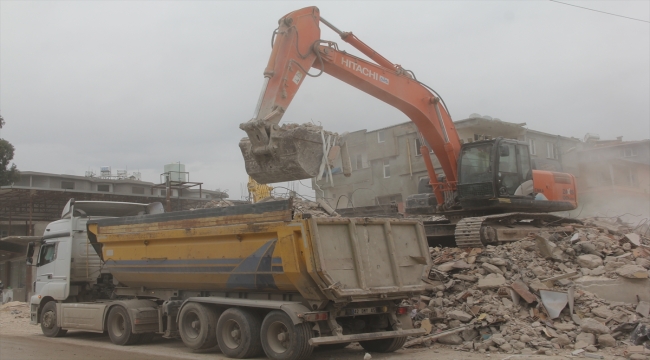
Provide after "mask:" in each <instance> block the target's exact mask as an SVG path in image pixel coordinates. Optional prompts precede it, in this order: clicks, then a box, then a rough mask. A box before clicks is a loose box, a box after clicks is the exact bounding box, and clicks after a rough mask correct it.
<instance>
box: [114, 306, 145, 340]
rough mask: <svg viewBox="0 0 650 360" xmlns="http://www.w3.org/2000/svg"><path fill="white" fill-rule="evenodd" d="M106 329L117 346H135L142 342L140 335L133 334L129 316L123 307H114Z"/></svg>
mask: <svg viewBox="0 0 650 360" xmlns="http://www.w3.org/2000/svg"><path fill="white" fill-rule="evenodd" d="M106 328H107V330H108V336H109V337H110V338H111V341H112V342H113V344H115V345H133V344H135V343H137V342H138V341H139V340H140V334H134V333H133V328H132V327H131V318H130V317H129V314H128V313H127V312H126V309H124V308H123V307H121V306H115V307H113V308H112V309H111V311H110V312H109V313H108V321H107V324H106Z"/></svg>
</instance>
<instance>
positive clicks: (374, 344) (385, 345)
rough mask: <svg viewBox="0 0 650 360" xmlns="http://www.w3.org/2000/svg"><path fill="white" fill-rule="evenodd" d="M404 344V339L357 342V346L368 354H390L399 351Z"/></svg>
mask: <svg viewBox="0 0 650 360" xmlns="http://www.w3.org/2000/svg"><path fill="white" fill-rule="evenodd" d="M405 343H406V336H405V337H398V338H392V339H379V340H366V341H359V345H361V347H362V348H364V349H365V350H366V351H369V352H380V353H390V352H393V351H397V350H399V349H401V348H402V347H403V346H404V344H405Z"/></svg>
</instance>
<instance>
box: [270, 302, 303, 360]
mask: <svg viewBox="0 0 650 360" xmlns="http://www.w3.org/2000/svg"><path fill="white" fill-rule="evenodd" d="M312 327H313V325H311V324H309V323H301V324H298V325H294V324H293V321H291V318H290V317H289V315H287V314H286V313H285V312H284V311H277V310H275V311H271V312H270V313H268V314H267V315H266V317H265V318H264V321H263V322H262V333H261V337H262V339H261V340H262V347H263V348H264V353H266V356H268V357H269V358H270V359H275V360H300V359H307V358H309V356H310V355H311V353H312V351H314V348H313V347H312V346H311V345H309V339H311V337H312Z"/></svg>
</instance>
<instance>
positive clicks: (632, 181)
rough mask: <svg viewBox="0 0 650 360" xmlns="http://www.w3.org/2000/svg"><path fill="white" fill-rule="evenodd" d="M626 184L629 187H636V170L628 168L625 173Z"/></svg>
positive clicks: (637, 184)
mask: <svg viewBox="0 0 650 360" xmlns="http://www.w3.org/2000/svg"><path fill="white" fill-rule="evenodd" d="M627 182H628V184H629V185H630V186H631V187H638V186H639V182H638V181H637V178H636V169H634V168H630V169H628V171H627Z"/></svg>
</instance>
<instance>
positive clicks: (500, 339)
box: [490, 334, 506, 346]
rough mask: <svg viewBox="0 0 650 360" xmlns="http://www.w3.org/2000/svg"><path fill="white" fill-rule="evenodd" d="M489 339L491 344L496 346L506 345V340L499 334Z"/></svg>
mask: <svg viewBox="0 0 650 360" xmlns="http://www.w3.org/2000/svg"><path fill="white" fill-rule="evenodd" d="M490 339H491V340H492V342H493V343H495V344H497V346H501V345H503V344H505V343H506V339H504V338H503V336H501V334H494V335H492V337H491V338H490Z"/></svg>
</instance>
